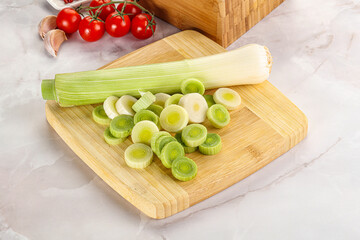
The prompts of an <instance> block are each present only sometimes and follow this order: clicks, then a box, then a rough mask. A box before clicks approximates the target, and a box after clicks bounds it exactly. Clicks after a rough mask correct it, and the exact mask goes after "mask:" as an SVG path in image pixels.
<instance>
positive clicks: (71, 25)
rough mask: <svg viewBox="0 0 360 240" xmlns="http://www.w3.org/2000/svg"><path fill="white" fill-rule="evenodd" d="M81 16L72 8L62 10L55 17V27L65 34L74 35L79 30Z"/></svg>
mask: <svg viewBox="0 0 360 240" xmlns="http://www.w3.org/2000/svg"><path fill="white" fill-rule="evenodd" d="M80 21H81V16H80V14H79V13H77V12H76V11H75V10H74V9H72V8H64V9H63V10H61V11H60V12H59V13H58V15H57V17H56V25H57V27H58V28H59V29H61V30H63V31H64V32H66V33H74V32H76V31H77V30H78V29H79V23H80Z"/></svg>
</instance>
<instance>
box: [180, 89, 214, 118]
mask: <svg viewBox="0 0 360 240" xmlns="http://www.w3.org/2000/svg"><path fill="white" fill-rule="evenodd" d="M179 105H180V106H182V107H183V108H184V109H185V110H186V111H187V113H188V115H189V122H190V123H202V122H204V121H205V119H206V112H207V110H208V105H207V103H206V101H205V98H204V97H203V96H202V95H200V94H199V93H189V94H186V95H185V96H183V97H182V98H181V99H180V101H179Z"/></svg>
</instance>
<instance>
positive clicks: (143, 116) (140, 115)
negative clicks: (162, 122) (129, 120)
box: [134, 109, 159, 125]
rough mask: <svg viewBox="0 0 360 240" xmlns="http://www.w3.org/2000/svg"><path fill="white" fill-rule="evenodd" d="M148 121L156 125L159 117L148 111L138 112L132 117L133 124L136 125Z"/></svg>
mask: <svg viewBox="0 0 360 240" xmlns="http://www.w3.org/2000/svg"><path fill="white" fill-rule="evenodd" d="M145 120H149V121H151V122H154V123H155V124H156V125H157V124H158V123H159V117H158V116H157V115H156V114H155V113H153V112H152V111H150V110H144V109H143V110H140V111H138V112H137V113H136V114H135V116H134V123H135V124H137V123H138V122H141V121H145Z"/></svg>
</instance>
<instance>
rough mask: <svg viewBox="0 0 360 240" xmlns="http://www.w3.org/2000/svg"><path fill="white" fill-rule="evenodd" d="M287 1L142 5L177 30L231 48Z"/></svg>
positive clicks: (180, 0)
mask: <svg viewBox="0 0 360 240" xmlns="http://www.w3.org/2000/svg"><path fill="white" fill-rule="evenodd" d="M283 1H284V0H197V1H191V0H172V1H167V0H146V1H145V0H143V1H141V2H140V3H141V5H143V6H144V7H145V8H147V9H149V10H150V11H151V12H154V13H155V15H156V16H157V17H159V18H161V19H164V20H165V21H167V22H169V23H171V24H173V25H174V26H176V27H178V28H180V29H182V30H188V29H193V30H197V31H199V32H201V33H203V34H205V35H206V36H208V37H209V38H211V39H212V40H214V41H216V42H217V43H219V44H220V45H222V46H223V47H227V46H229V45H230V44H231V43H232V42H234V41H235V40H236V39H238V38H239V37H240V36H241V35H243V34H244V33H246V32H247V31H248V30H249V29H250V28H252V27H253V26H254V25H255V24H257V23H258V22H259V21H260V20H261V19H263V18H264V17H265V16H266V15H268V14H269V13H270V12H271V11H272V10H274V9H275V8H276V7H277V6H279V5H280V4H281V3H282V2H283Z"/></svg>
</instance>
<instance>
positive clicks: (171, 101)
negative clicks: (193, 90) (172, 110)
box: [165, 93, 184, 107]
mask: <svg viewBox="0 0 360 240" xmlns="http://www.w3.org/2000/svg"><path fill="white" fill-rule="evenodd" d="M183 96H184V95H182V94H180V93H176V94H174V95H172V96H171V97H169V98H168V99H167V100H166V102H165V107H167V106H169V105H171V104H178V103H179V101H180V98H182V97H183Z"/></svg>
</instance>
